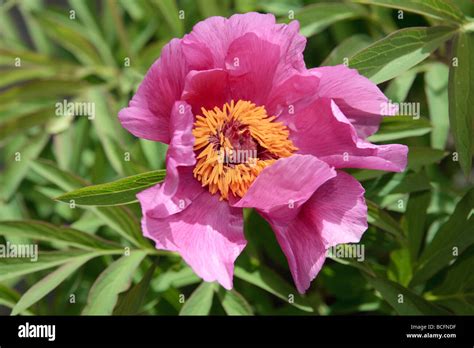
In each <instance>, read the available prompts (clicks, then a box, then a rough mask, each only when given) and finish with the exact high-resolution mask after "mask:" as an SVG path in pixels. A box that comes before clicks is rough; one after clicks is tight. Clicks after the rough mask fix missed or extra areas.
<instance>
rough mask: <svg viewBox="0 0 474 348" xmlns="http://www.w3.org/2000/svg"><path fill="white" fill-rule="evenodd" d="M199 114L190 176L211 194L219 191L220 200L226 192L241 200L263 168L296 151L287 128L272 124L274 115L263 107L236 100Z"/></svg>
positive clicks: (279, 124)
mask: <svg viewBox="0 0 474 348" xmlns="http://www.w3.org/2000/svg"><path fill="white" fill-rule="evenodd" d="M201 111H202V115H199V116H196V122H195V123H194V128H193V135H194V137H195V139H196V140H195V143H194V151H196V154H197V163H196V167H195V168H194V171H193V173H194V177H195V178H196V179H198V180H199V181H200V182H201V183H202V186H208V188H209V192H210V193H212V194H215V193H216V192H217V191H219V193H220V195H221V199H228V196H229V193H232V194H233V195H234V196H237V197H243V196H244V194H245V192H247V189H248V188H249V187H250V185H251V184H252V183H253V181H254V180H255V179H256V177H257V176H258V174H259V173H260V172H261V171H262V170H263V169H264V168H265V167H267V166H269V165H270V164H272V163H273V162H275V161H276V160H277V159H278V158H281V157H288V156H290V155H291V154H292V153H293V151H295V150H297V148H296V147H294V146H293V143H292V142H291V140H290V139H288V136H289V131H288V129H287V128H286V126H284V125H283V124H282V123H281V122H273V121H274V120H275V116H271V117H269V116H268V115H267V111H266V110H265V108H264V107H263V106H256V105H255V104H253V103H251V102H249V101H244V100H239V101H238V102H237V103H234V101H231V102H230V103H226V104H225V105H224V106H223V107H222V109H219V108H218V107H215V108H214V109H213V110H206V109H204V108H202V109H201Z"/></svg>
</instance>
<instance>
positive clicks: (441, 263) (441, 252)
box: [411, 188, 474, 286]
mask: <svg viewBox="0 0 474 348" xmlns="http://www.w3.org/2000/svg"><path fill="white" fill-rule="evenodd" d="M473 207H474V188H473V189H471V190H469V191H468V192H467V193H466V194H465V196H464V197H463V198H462V199H461V201H460V202H459V203H458V204H457V205H456V209H455V210H454V212H453V214H452V215H451V217H450V218H449V220H448V221H447V222H446V223H445V224H444V225H443V226H442V227H441V228H440V230H439V231H438V232H437V233H436V235H435V236H434V238H433V240H432V241H431V243H430V244H429V245H428V246H427V247H426V248H425V250H424V251H423V253H422V254H421V256H420V258H419V262H418V263H417V264H416V270H415V274H414V276H413V279H412V282H411V286H415V285H418V284H421V283H423V282H424V281H426V280H428V279H429V278H431V277H432V276H433V275H434V274H436V273H437V272H438V271H440V270H441V269H442V268H444V267H446V266H448V265H449V263H450V262H451V261H453V260H455V259H456V257H457V255H461V253H462V252H463V251H464V250H465V249H467V248H468V247H469V246H470V245H471V244H473V243H474V233H473V231H474V216H473V214H472V211H473Z"/></svg>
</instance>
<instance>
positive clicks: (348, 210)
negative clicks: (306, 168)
mask: <svg viewBox="0 0 474 348" xmlns="http://www.w3.org/2000/svg"><path fill="white" fill-rule="evenodd" d="M364 193H365V190H364V188H363V187H362V185H361V184H360V183H359V182H358V181H357V180H356V179H354V178H353V177H352V176H350V175H349V174H347V173H344V172H343V171H337V176H336V177H335V178H333V179H331V180H329V181H327V182H326V183H324V185H322V186H321V187H320V188H319V189H318V190H317V191H316V192H315V193H314V195H313V196H312V197H311V198H310V199H309V200H308V202H306V204H305V207H304V209H305V214H306V217H307V218H308V219H309V221H312V222H314V223H315V224H316V225H317V226H318V229H319V230H320V231H321V237H322V240H323V243H324V246H325V248H326V249H328V248H330V247H332V246H335V245H337V244H342V243H358V242H359V241H360V239H361V237H362V234H363V233H364V232H365V230H367V205H366V203H365V199H364Z"/></svg>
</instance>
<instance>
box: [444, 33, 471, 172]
mask: <svg viewBox="0 0 474 348" xmlns="http://www.w3.org/2000/svg"><path fill="white" fill-rule="evenodd" d="M473 56H474V34H473V33H463V32H461V33H459V34H458V35H457V36H456V39H455V40H454V54H453V59H457V66H454V62H453V63H452V66H451V67H450V70H449V88H448V94H449V122H450V124H451V130H452V133H453V136H454V143H455V145H456V151H457V152H458V153H459V163H460V165H461V168H462V170H463V171H464V174H465V175H466V176H469V174H470V172H471V170H472V155H473V152H474V142H473V140H472V139H473V137H474V116H473V112H472V105H474V61H473Z"/></svg>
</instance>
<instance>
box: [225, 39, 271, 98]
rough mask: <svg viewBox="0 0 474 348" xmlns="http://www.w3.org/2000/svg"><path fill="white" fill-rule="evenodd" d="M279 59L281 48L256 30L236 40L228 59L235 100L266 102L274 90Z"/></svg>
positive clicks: (229, 51)
mask: <svg viewBox="0 0 474 348" xmlns="http://www.w3.org/2000/svg"><path fill="white" fill-rule="evenodd" d="M255 57H259V59H255ZM279 58H280V48H279V47H278V46H277V45H275V44H272V43H270V42H268V41H266V40H263V39H260V38H259V37H258V36H257V35H256V34H255V33H247V34H245V35H243V36H241V37H239V38H237V39H235V40H234V41H233V42H232V44H231V45H230V46H229V49H228V52H227V56H226V59H225V63H226V69H227V71H228V72H229V86H230V89H231V97H232V99H234V100H251V101H252V102H253V103H255V104H257V105H263V104H264V103H265V101H266V99H267V97H268V94H269V93H270V90H271V89H272V86H273V84H272V81H273V79H274V76H275V71H276V68H277V66H278V63H279Z"/></svg>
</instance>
